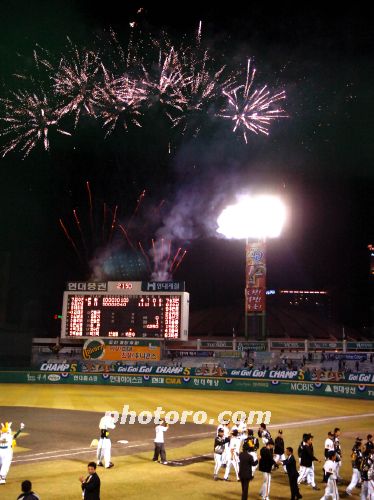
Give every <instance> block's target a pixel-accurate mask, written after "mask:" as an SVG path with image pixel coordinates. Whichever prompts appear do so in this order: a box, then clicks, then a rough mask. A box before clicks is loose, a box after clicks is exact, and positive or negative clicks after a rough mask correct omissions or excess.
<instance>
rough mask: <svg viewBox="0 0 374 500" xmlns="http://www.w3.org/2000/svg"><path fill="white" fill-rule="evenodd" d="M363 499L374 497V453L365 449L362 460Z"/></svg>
mask: <svg viewBox="0 0 374 500" xmlns="http://www.w3.org/2000/svg"><path fill="white" fill-rule="evenodd" d="M361 480H362V483H361V495H360V499H361V500H373V498H374V455H372V454H371V453H370V450H368V449H367V448H366V449H365V451H364V453H363V457H362V462H361Z"/></svg>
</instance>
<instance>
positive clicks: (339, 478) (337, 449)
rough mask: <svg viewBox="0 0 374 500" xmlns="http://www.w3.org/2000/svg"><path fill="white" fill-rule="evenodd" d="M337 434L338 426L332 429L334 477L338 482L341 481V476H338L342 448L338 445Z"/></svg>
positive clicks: (338, 432)
mask: <svg viewBox="0 0 374 500" xmlns="http://www.w3.org/2000/svg"><path fill="white" fill-rule="evenodd" d="M339 436H340V429H339V427H336V428H335V429H334V447H335V452H336V477H337V481H338V482H340V481H342V478H341V477H340V467H341V466H342V448H341V446H340V439H339Z"/></svg>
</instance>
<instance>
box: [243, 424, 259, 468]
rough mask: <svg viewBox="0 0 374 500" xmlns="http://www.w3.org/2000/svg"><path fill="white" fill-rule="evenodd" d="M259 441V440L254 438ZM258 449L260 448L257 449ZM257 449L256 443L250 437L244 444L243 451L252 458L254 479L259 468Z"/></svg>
mask: <svg viewBox="0 0 374 500" xmlns="http://www.w3.org/2000/svg"><path fill="white" fill-rule="evenodd" d="M252 435H253V431H252ZM254 439H257V438H254ZM256 449H258V448H256ZM256 449H255V443H254V440H252V439H250V438H249V437H248V438H247V439H246V440H245V441H244V442H243V451H246V452H247V453H249V454H250V455H251V457H252V477H254V475H255V472H256V469H257V466H258V456H257V453H256Z"/></svg>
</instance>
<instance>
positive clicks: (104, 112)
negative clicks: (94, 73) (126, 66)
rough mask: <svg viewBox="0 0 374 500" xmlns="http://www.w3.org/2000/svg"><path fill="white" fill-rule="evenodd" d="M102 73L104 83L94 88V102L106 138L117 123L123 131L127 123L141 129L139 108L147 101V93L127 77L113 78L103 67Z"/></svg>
mask: <svg viewBox="0 0 374 500" xmlns="http://www.w3.org/2000/svg"><path fill="white" fill-rule="evenodd" d="M103 72H104V83H103V85H102V86H99V85H98V86H97V87H96V91H95V102H96V105H97V109H98V112H99V115H100V117H101V118H102V120H103V127H104V129H106V136H107V135H109V134H111V133H112V132H113V131H114V129H115V128H116V126H117V125H118V123H119V122H122V126H123V128H124V129H125V130H127V128H128V124H129V123H132V124H133V125H136V126H137V127H141V123H140V122H139V117H140V115H141V110H140V107H141V105H142V102H143V101H144V100H145V99H147V91H146V90H145V89H143V88H141V87H139V85H138V82H137V81H136V80H132V79H130V78H129V77H128V76H123V77H119V78H114V77H113V76H112V75H110V74H109V73H108V71H107V70H106V69H105V68H104V67H103Z"/></svg>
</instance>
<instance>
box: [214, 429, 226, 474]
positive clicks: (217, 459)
mask: <svg viewBox="0 0 374 500" xmlns="http://www.w3.org/2000/svg"><path fill="white" fill-rule="evenodd" d="M223 434H224V431H223V429H222V427H219V428H218V432H217V436H216V437H215V439H214V473H213V478H214V479H215V480H217V479H218V473H219V470H220V468H221V467H222V457H223V455H224V453H225V445H226V443H229V442H230V438H229V437H224V435H223Z"/></svg>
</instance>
